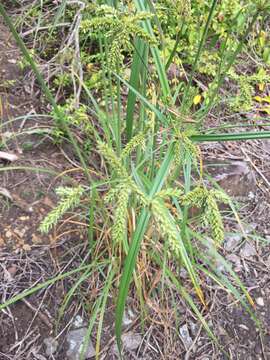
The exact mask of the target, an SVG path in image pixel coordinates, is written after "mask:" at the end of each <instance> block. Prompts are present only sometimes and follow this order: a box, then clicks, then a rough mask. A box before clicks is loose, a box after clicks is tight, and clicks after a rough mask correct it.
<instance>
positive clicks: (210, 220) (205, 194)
mask: <svg viewBox="0 0 270 360" xmlns="http://www.w3.org/2000/svg"><path fill="white" fill-rule="evenodd" d="M218 202H223V203H229V202H230V199H229V197H228V196H227V195H226V194H225V193H224V192H222V191H220V190H216V189H211V190H208V189H206V188H205V187H201V186H199V187H196V188H195V189H194V190H192V191H190V192H189V193H187V194H186V195H184V196H183V197H182V204H183V205H189V206H195V207H198V208H201V209H202V210H203V220H204V223H205V224H206V225H208V226H209V227H210V229H211V234H212V237H213V240H214V241H215V243H216V244H217V245H219V244H221V243H222V242H223V240H224V226H223V222H222V217H221V214H220V211H219V208H218V204H217V203H218Z"/></svg>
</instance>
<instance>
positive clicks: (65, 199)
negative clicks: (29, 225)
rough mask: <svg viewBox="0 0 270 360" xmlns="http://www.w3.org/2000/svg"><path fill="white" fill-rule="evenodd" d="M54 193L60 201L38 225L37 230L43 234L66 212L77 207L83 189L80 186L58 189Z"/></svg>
mask: <svg viewBox="0 0 270 360" xmlns="http://www.w3.org/2000/svg"><path fill="white" fill-rule="evenodd" d="M55 192H56V194H57V195H58V196H59V197H60V201H59V203H58V205H57V206H56V207H55V208H54V209H53V210H52V211H51V212H50V213H49V214H48V215H47V216H46V217H45V219H44V220H43V221H42V223H41V224H40V227H39V229H40V231H41V232H43V233H48V232H49V231H50V229H51V228H52V227H53V226H54V225H56V224H57V223H58V221H59V220H60V218H61V217H62V216H63V215H64V214H65V213H66V212H67V211H68V210H72V209H74V208H75V207H76V206H78V205H79V203H80V200H81V197H82V195H83V192H84V189H83V187H82V186H78V187H75V188H69V187H59V188H57V189H56V190H55Z"/></svg>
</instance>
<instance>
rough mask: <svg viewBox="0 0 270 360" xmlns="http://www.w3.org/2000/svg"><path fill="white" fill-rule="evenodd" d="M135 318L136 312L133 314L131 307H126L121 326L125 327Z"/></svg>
mask: <svg viewBox="0 0 270 360" xmlns="http://www.w3.org/2000/svg"><path fill="white" fill-rule="evenodd" d="M135 318H136V314H134V312H133V311H132V309H131V308H130V307H128V309H127V310H125V312H124V317H123V326H125V327H127V326H129V325H131V324H132V323H133V321H134V319H135Z"/></svg>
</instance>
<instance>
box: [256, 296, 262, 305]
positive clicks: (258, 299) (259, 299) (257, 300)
mask: <svg viewBox="0 0 270 360" xmlns="http://www.w3.org/2000/svg"><path fill="white" fill-rule="evenodd" d="M256 303H257V304H258V305H259V306H264V300H263V298H262V297H258V298H257V299H256Z"/></svg>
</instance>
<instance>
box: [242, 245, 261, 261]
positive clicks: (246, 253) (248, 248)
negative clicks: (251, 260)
mask: <svg viewBox="0 0 270 360" xmlns="http://www.w3.org/2000/svg"><path fill="white" fill-rule="evenodd" d="M240 255H241V256H243V257H247V258H248V257H251V256H255V255H257V252H256V249H255V247H254V246H253V245H251V244H249V243H248V242H246V243H245V245H244V246H243V247H242V249H241V251H240Z"/></svg>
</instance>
